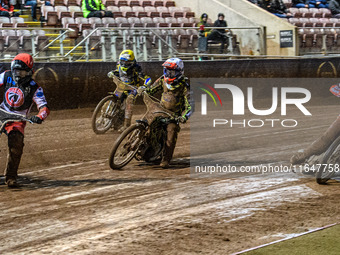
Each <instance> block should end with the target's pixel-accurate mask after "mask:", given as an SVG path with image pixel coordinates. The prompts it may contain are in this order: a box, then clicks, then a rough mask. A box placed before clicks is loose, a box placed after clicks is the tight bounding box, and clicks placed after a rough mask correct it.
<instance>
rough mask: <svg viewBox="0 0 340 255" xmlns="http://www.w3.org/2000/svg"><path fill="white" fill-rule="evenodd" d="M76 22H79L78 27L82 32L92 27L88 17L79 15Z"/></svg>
mask: <svg viewBox="0 0 340 255" xmlns="http://www.w3.org/2000/svg"><path fill="white" fill-rule="evenodd" d="M75 22H76V23H77V24H78V29H79V32H81V33H82V32H83V30H85V29H90V28H91V24H90V23H89V20H88V19H87V18H84V17H78V18H75Z"/></svg>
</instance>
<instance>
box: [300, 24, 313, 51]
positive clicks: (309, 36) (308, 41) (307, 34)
mask: <svg viewBox="0 0 340 255" xmlns="http://www.w3.org/2000/svg"><path fill="white" fill-rule="evenodd" d="M313 45H314V29H313V28H309V29H304V30H303V37H302V47H304V48H312V47H313Z"/></svg>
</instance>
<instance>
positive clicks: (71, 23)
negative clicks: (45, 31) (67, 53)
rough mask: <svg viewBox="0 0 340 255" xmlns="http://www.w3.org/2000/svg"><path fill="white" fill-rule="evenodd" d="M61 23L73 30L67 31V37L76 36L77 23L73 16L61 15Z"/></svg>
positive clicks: (77, 30)
mask: <svg viewBox="0 0 340 255" xmlns="http://www.w3.org/2000/svg"><path fill="white" fill-rule="evenodd" d="M61 24H62V26H63V28H71V29H73V30H74V31H72V32H69V33H68V37H70V38H77V37H78V33H79V25H78V24H77V23H76V21H75V19H74V18H71V17H63V18H62V19H61Z"/></svg>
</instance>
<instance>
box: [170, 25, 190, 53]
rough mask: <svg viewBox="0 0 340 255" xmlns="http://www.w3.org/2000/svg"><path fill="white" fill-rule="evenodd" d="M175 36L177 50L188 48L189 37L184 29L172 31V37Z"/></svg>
mask: <svg viewBox="0 0 340 255" xmlns="http://www.w3.org/2000/svg"><path fill="white" fill-rule="evenodd" d="M175 36H176V41H177V42H176V46H177V48H179V49H187V48H189V42H190V35H188V34H187V32H186V31H185V30H184V29H175V30H174V31H173V37H175Z"/></svg>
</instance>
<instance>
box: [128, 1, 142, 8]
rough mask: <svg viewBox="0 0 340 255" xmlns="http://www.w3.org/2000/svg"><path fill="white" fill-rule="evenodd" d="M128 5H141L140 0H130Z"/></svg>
mask: <svg viewBox="0 0 340 255" xmlns="http://www.w3.org/2000/svg"><path fill="white" fill-rule="evenodd" d="M128 5H129V6H131V7H133V6H140V3H139V0H128Z"/></svg>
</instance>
